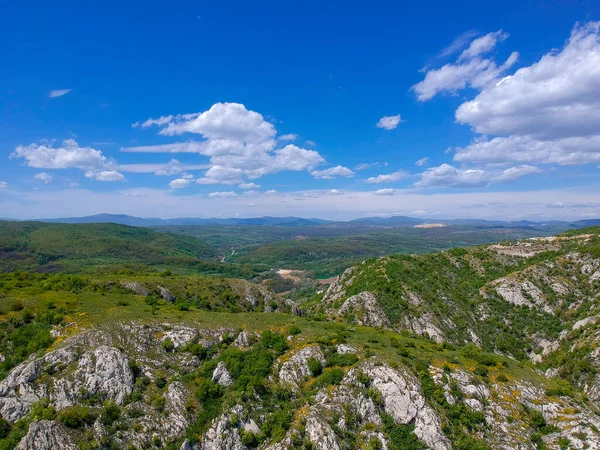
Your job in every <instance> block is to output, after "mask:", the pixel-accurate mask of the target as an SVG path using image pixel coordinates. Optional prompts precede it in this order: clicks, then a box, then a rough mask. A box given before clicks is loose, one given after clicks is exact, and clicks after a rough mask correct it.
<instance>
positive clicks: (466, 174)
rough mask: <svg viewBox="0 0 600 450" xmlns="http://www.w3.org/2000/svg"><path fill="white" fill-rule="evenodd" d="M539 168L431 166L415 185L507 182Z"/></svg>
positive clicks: (468, 186)
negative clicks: (498, 169)
mask: <svg viewBox="0 0 600 450" xmlns="http://www.w3.org/2000/svg"><path fill="white" fill-rule="evenodd" d="M539 172H541V170H540V169H539V168H537V167H534V166H527V165H525V166H518V167H511V168H508V169H505V170H501V171H497V170H483V169H458V168H456V167H454V166H451V165H449V164H442V165H441V166H438V167H432V168H431V169H428V170H426V171H425V172H423V174H421V180H420V181H418V182H417V183H415V186H416V187H456V188H474V187H484V186H488V185H489V184H492V183H507V182H511V181H516V180H518V179H519V178H522V177H524V176H526V175H530V174H534V173H539Z"/></svg>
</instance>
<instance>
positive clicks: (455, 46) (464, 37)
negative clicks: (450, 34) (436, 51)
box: [440, 30, 477, 56]
mask: <svg viewBox="0 0 600 450" xmlns="http://www.w3.org/2000/svg"><path fill="white" fill-rule="evenodd" d="M475 36H477V32H476V31H474V30H469V31H465V32H464V33H461V34H460V35H458V36H457V37H456V38H455V39H454V40H453V41H452V43H451V44H450V45H449V46H448V47H446V48H444V49H443V50H442V51H441V52H440V55H441V56H450V55H452V54H453V53H456V52H458V51H459V50H460V49H462V48H464V47H466V45H467V44H468V43H469V42H470V41H471V40H472V39H473V38H474V37H475Z"/></svg>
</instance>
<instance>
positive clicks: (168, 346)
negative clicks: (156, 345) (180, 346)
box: [162, 338, 175, 352]
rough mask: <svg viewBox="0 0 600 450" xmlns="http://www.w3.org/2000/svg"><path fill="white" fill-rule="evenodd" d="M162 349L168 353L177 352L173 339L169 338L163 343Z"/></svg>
mask: <svg viewBox="0 0 600 450" xmlns="http://www.w3.org/2000/svg"><path fill="white" fill-rule="evenodd" d="M162 348H164V349H165V351H166V352H172V351H173V350H175V344H174V343H173V340H172V339H171V338H167V339H165V340H164V341H162Z"/></svg>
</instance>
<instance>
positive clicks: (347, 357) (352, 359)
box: [325, 353, 358, 367]
mask: <svg viewBox="0 0 600 450" xmlns="http://www.w3.org/2000/svg"><path fill="white" fill-rule="evenodd" d="M357 361H358V356H356V355H355V354H354V353H345V354H341V353H334V354H332V355H329V356H328V357H327V360H326V361H325V367H332V366H340V367H345V366H351V365H352V364H355V363H356V362H357Z"/></svg>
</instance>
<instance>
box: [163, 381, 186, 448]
mask: <svg viewBox="0 0 600 450" xmlns="http://www.w3.org/2000/svg"><path fill="white" fill-rule="evenodd" d="M186 398H187V395H186V391H185V388H184V387H183V384H181V383H180V382H179V381H174V382H173V383H171V384H170V385H169V387H168V388H167V392H166V394H165V399H166V407H167V408H166V409H167V411H168V415H167V421H168V429H169V434H170V435H174V436H177V435H179V434H182V433H183V432H184V431H185V430H186V428H187V427H188V425H189V421H188V420H187V418H186V416H185V401H186Z"/></svg>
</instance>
